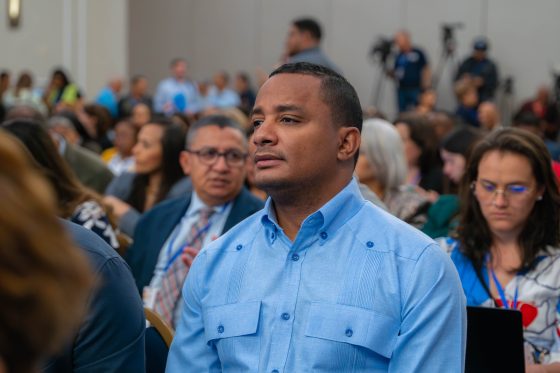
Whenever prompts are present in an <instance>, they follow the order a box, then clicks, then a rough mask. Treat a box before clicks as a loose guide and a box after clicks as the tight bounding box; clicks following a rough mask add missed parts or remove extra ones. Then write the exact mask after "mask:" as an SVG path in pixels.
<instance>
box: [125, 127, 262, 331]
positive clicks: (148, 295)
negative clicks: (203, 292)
mask: <svg viewBox="0 0 560 373" xmlns="http://www.w3.org/2000/svg"><path fill="white" fill-rule="evenodd" d="M186 145H187V146H186V150H185V151H183V152H182V153H181V158H180V160H181V166H182V168H183V171H184V172H185V174H188V175H190V177H191V180H192V185H193V191H192V193H189V194H187V193H185V194H184V195H182V196H180V197H178V198H175V199H172V200H169V201H166V202H164V203H161V204H160V205H158V206H156V207H154V208H153V209H152V210H151V211H149V212H148V213H147V214H145V215H144V216H143V217H142V218H141V219H140V221H139V222H138V226H137V228H136V231H135V234H134V243H133V245H132V246H131V247H130V248H129V250H128V252H127V256H126V260H127V262H128V264H129V265H130V268H131V269H132V273H133V275H134V278H135V279H136V285H137V286H138V290H139V291H141V292H143V295H144V302H145V304H146V305H147V306H149V307H150V308H153V309H154V310H155V311H156V312H157V313H159V314H160V315H161V316H162V317H163V318H164V319H165V320H166V321H167V322H168V323H169V324H170V325H173V326H174V325H176V321H177V320H178V317H179V316H180V314H181V310H182V305H183V303H182V302H181V301H180V300H181V299H182V298H181V296H180V291H181V288H182V284H183V281H184V280H185V277H186V275H187V273H188V270H189V268H190V263H191V262H192V259H193V258H194V257H195V256H196V255H197V254H198V251H199V250H200V248H201V247H202V246H204V245H206V244H208V243H209V242H211V241H212V240H214V239H216V238H217V237H218V236H220V235H221V234H222V233H224V232H226V231H228V230H229V229H230V228H231V227H233V226H234V225H235V224H237V223H238V222H240V221H241V220H243V219H244V218H246V217H247V216H249V215H251V214H253V213H254V212H256V211H257V210H259V209H261V208H262V206H263V202H262V201H261V200H259V199H257V198H256V197H254V196H252V195H251V194H250V193H249V191H247V190H246V189H244V188H243V181H244V180H245V170H246V168H245V164H246V161H247V160H246V158H247V156H248V154H247V141H246V139H245V135H244V133H243V131H242V130H241V128H240V127H239V125H238V124H237V123H236V122H234V121H233V120H231V119H229V118H227V117H224V116H208V117H204V118H202V119H200V120H199V121H198V122H196V123H195V124H193V126H192V127H191V128H190V129H189V132H188V135H187V140H186ZM182 256H184V257H182Z"/></svg>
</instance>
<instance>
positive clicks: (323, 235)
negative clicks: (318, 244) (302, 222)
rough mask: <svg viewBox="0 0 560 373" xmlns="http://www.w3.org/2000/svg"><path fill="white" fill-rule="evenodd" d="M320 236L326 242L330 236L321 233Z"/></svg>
mask: <svg viewBox="0 0 560 373" xmlns="http://www.w3.org/2000/svg"><path fill="white" fill-rule="evenodd" d="M320 236H321V238H322V239H323V240H326V239H327V237H328V236H329V235H328V234H327V232H321V234H320Z"/></svg>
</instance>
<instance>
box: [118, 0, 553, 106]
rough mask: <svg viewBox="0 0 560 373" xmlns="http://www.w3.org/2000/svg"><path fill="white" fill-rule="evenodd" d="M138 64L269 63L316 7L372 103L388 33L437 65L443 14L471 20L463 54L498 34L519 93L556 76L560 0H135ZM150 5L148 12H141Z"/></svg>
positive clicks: (154, 73) (499, 50)
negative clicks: (408, 38)
mask: <svg viewBox="0 0 560 373" xmlns="http://www.w3.org/2000/svg"><path fill="white" fill-rule="evenodd" d="M129 5H130V17H131V28H130V34H131V44H130V60H131V71H134V72H144V73H146V75H148V77H149V78H151V79H152V85H153V86H155V84H156V83H157V80H159V79H161V78H162V77H164V76H166V75H167V73H168V69H167V67H168V62H169V60H170V59H171V58H172V57H174V56H184V57H186V58H187V59H188V60H189V61H190V66H191V72H192V76H193V77H194V78H196V79H203V78H209V77H211V76H212V74H213V73H214V72H215V71H217V70H220V69H225V70H228V71H230V72H231V73H234V72H235V71H237V70H240V69H243V70H247V71H249V72H253V71H254V70H255V69H256V68H257V67H262V68H264V69H265V70H267V71H269V70H270V69H271V68H272V67H273V66H274V64H275V63H276V61H277V60H278V58H279V56H280V54H281V53H282V48H283V43H284V39H285V35H286V32H287V30H288V27H289V24H290V21H291V20H292V19H294V18H296V17H299V16H303V15H309V16H313V17H315V18H317V19H318V20H319V21H320V22H321V23H322V26H323V30H324V34H325V37H324V40H323V47H324V49H325V50H326V52H327V53H328V54H329V55H330V56H331V58H332V59H333V60H334V61H335V62H336V63H337V64H338V65H339V66H340V67H341V69H342V70H343V72H344V73H345V75H346V77H347V78H348V79H349V81H350V82H351V83H352V84H353V85H354V86H355V87H356V89H357V91H358V94H359V95H360V98H361V100H362V103H363V104H364V105H366V104H368V103H370V102H371V100H372V90H373V88H374V87H375V85H376V82H377V73H378V71H377V67H376V65H374V64H373V63H372V62H371V60H370V59H369V57H368V52H369V50H370V48H371V45H372V43H373V42H374V41H375V40H376V39H377V37H378V36H379V35H386V36H389V35H391V34H393V33H394V32H395V31H396V30H398V29H400V28H403V27H405V28H408V29H409V30H410V31H411V33H412V35H413V41H414V42H415V43H416V44H417V45H420V46H421V47H423V48H424V49H425V50H426V52H427V53H428V56H429V59H430V62H431V63H432V67H433V68H434V69H435V68H436V65H437V63H438V61H439V59H440V53H441V33H440V30H441V24H442V23H450V22H462V23H463V24H464V28H462V29H460V30H457V31H456V39H457V42H458V50H457V60H458V59H459V57H460V58H461V59H462V58H464V57H465V55H466V54H468V53H469V52H470V49H471V43H472V40H473V38H474V37H475V36H477V35H487V36H488V38H489V39H490V41H491V50H490V55H491V56H492V57H493V58H494V59H495V60H497V61H498V63H499V67H500V71H501V74H502V76H505V75H513V76H515V78H516V80H515V88H516V97H517V101H518V100H519V99H522V98H526V97H528V96H531V95H532V94H533V93H534V91H535V89H536V87H537V86H538V85H540V84H542V83H550V82H551V80H552V78H551V76H550V66H551V65H552V64H553V63H560V43H558V41H557V40H556V38H557V35H560V22H558V16H559V15H560V2H559V1H557V0H539V1H534V2H528V1H526V0H492V1H490V0H471V1H468V2H467V1H461V0H417V1H412V0H284V1H272V0H204V1H202V0H198V1H197V0H189V1H179V0H174V1H171V0H167V1H158V2H155V1H151V0H134V1H131V2H130V4H129ZM138 15H141V16H142V17H141V19H137V18H136V17H137V16H138ZM451 65H452V63H451V62H449V63H448V64H447V65H446V67H445V69H444V76H443V77H442V79H441V81H440V84H439V88H438V91H439V93H440V103H441V106H442V107H443V108H447V109H452V108H453V107H454V105H455V103H454V99H453V95H452V91H451V84H450V74H451V69H452V66H451ZM394 95H395V94H394V87H393V85H392V82H389V81H386V82H385V88H384V95H383V101H382V104H381V108H382V109H383V110H385V111H386V112H388V113H389V114H392V113H393V111H394V110H393V108H394Z"/></svg>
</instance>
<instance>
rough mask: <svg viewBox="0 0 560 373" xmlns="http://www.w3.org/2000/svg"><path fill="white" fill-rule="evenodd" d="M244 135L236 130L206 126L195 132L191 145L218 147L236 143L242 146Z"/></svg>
mask: <svg viewBox="0 0 560 373" xmlns="http://www.w3.org/2000/svg"><path fill="white" fill-rule="evenodd" d="M243 139H244V134H243V133H242V132H241V131H240V130H239V129H237V128H233V127H220V126H218V125H208V126H204V127H201V128H199V129H197V130H196V134H195V136H194V138H193V144H196V145H199V146H206V145H208V146H216V147H217V146H218V145H221V144H224V142H227V143H228V145H231V144H232V143H233V144H236V143H238V144H239V145H240V146H243V145H244V141H243Z"/></svg>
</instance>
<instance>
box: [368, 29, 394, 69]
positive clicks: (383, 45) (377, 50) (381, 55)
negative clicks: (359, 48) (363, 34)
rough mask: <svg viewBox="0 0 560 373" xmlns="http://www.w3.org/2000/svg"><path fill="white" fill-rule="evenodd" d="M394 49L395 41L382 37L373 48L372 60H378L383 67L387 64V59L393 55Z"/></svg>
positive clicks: (371, 52)
mask: <svg viewBox="0 0 560 373" xmlns="http://www.w3.org/2000/svg"><path fill="white" fill-rule="evenodd" d="M392 48H393V39H390V38H386V37H384V36H380V37H379V38H378V39H377V42H375V44H373V46H372V47H371V51H370V52H369V54H370V56H371V57H372V58H377V59H379V61H381V63H382V64H383V65H385V63H386V62H387V58H388V57H389V55H390V54H391V50H392Z"/></svg>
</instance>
